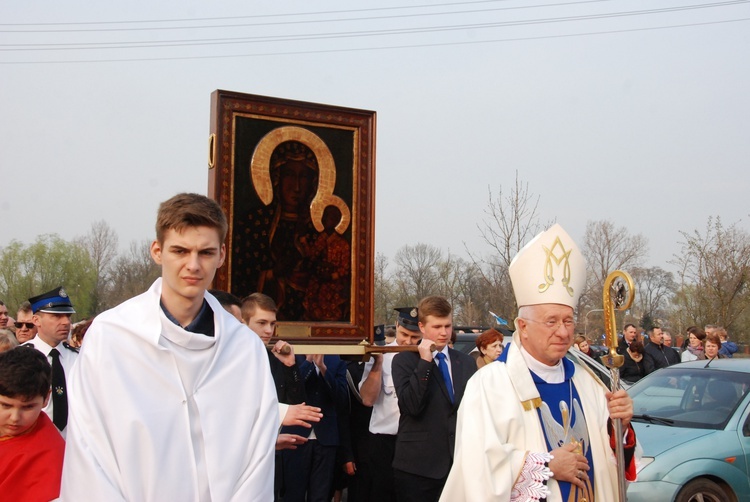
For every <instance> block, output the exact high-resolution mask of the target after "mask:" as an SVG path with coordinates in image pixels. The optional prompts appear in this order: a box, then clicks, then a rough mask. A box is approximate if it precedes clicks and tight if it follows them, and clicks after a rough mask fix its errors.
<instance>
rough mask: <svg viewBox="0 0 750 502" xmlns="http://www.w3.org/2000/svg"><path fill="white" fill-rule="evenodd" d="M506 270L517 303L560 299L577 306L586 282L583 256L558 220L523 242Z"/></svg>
mask: <svg viewBox="0 0 750 502" xmlns="http://www.w3.org/2000/svg"><path fill="white" fill-rule="evenodd" d="M508 272H509V273H510V280H511V282H512V283H513V292H514V293H515V294H516V303H517V304H518V306H519V307H523V306H525V305H539V304H543V303H559V304H561V305H567V306H569V307H572V308H576V306H577V303H578V298H579V297H580V296H581V293H583V288H584V286H585V284H586V260H585V259H584V257H583V255H582V254H581V250H580V249H578V246H576V243H575V242H573V239H571V238H570V236H569V235H568V233H567V232H566V231H565V230H563V228H562V227H561V226H560V225H558V224H555V225H553V226H552V227H550V228H549V229H547V230H545V231H544V232H542V233H541V234H539V235H537V236H536V237H534V238H533V239H532V240H531V242H529V243H528V244H526V245H525V246H524V247H523V249H521V250H520V251H519V252H518V254H517V255H516V256H515V258H513V261H511V262H510V267H509V268H508Z"/></svg>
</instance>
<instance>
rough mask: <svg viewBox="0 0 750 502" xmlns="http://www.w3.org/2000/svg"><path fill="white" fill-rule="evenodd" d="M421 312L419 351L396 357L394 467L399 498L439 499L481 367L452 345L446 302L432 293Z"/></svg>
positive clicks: (394, 379) (450, 313)
mask: <svg viewBox="0 0 750 502" xmlns="http://www.w3.org/2000/svg"><path fill="white" fill-rule="evenodd" d="M417 310H418V315H419V329H420V331H421V332H422V336H423V339H422V341H421V342H420V343H419V346H418V348H419V352H402V353H400V354H398V355H397V356H396V357H394V358H393V383H394V385H395V387H396V395H397V396H398V406H399V410H400V412H401V417H400V419H399V427H398V436H397V439H396V454H395V457H394V460H393V468H394V480H395V484H396V494H397V495H396V496H397V498H398V500H399V501H415V502H416V501H418V502H428V501H432V500H438V498H439V497H440V492H441V491H442V489H443V485H444V484H445V480H446V478H447V477H448V472H449V471H450V468H451V464H452V463H453V447H454V443H455V435H456V414H457V411H458V406H459V404H461V398H462V397H463V394H464V389H465V388H466V382H468V381H469V378H471V376H472V375H473V374H474V372H475V371H476V370H477V365H476V363H475V362H474V359H473V358H472V357H471V356H468V355H466V354H464V353H462V352H459V351H457V350H453V349H451V348H449V347H448V342H449V341H450V338H451V334H452V332H453V316H452V313H453V310H452V308H451V305H450V303H448V300H446V299H445V298H443V297H441V296H428V297H427V298H423V299H422V300H421V301H420V302H419V305H418V307H417ZM426 459H429V460H428V461H426Z"/></svg>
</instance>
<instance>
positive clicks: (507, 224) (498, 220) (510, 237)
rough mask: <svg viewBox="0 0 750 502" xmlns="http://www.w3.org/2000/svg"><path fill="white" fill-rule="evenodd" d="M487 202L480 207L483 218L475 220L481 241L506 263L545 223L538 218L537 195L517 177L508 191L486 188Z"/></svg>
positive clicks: (500, 260)
mask: <svg viewBox="0 0 750 502" xmlns="http://www.w3.org/2000/svg"><path fill="white" fill-rule="evenodd" d="M487 191H488V197H489V202H488V203H487V207H486V208H485V210H484V214H485V216H486V219H484V220H483V221H482V223H481V224H477V228H478V229H479V232H480V234H481V235H482V238H483V239H484V241H485V242H486V243H487V244H489V246H490V247H491V248H492V249H494V250H495V253H493V254H494V255H495V256H497V257H499V262H500V263H503V264H505V266H506V267H507V266H508V265H510V262H511V261H512V260H513V257H514V256H516V254H518V252H519V251H520V250H521V248H522V247H523V246H524V245H525V244H526V243H527V242H529V241H530V240H531V239H532V238H533V237H534V236H535V235H536V234H538V233H539V232H541V231H542V230H543V229H544V228H545V227H546V226H549V224H548V225H542V224H541V223H540V221H539V214H538V209H539V196H538V195H537V196H536V198H534V196H533V194H532V193H531V192H529V184H528V183H525V184H524V183H522V182H521V181H520V180H519V179H518V171H516V179H515V184H514V185H513V187H512V188H511V190H510V194H508V195H507V196H506V197H503V188H502V187H500V189H499V190H498V194H497V197H493V195H492V190H491V188H488V190H487Z"/></svg>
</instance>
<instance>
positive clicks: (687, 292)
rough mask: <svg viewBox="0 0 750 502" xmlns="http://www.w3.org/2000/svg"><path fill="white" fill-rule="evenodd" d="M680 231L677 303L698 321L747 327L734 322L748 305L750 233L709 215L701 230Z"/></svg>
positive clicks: (743, 313) (700, 323)
mask: <svg viewBox="0 0 750 502" xmlns="http://www.w3.org/2000/svg"><path fill="white" fill-rule="evenodd" d="M680 233H681V235H682V237H683V238H684V242H683V243H682V250H681V253H680V255H679V256H677V257H676V261H675V263H676V264H677V265H678V266H679V267H680V272H679V281H680V294H679V295H678V304H679V305H680V307H681V308H682V309H683V310H684V311H685V314H686V315H688V316H690V318H691V319H692V320H693V321H694V322H695V323H696V324H699V325H703V324H721V325H723V326H725V327H727V328H731V327H733V328H735V329H737V328H740V327H741V328H746V327H747V326H739V325H738V324H737V323H738V322H739V321H740V320H745V319H746V317H747V316H746V314H747V312H748V307H750V287H749V283H750V234H748V233H747V232H746V231H744V230H742V229H740V228H738V227H737V225H736V224H732V225H730V226H724V225H723V224H722V222H721V219H720V218H718V217H716V218H713V217H711V218H709V219H708V222H707V224H706V230H705V232H704V233H701V232H700V231H698V230H694V231H693V232H680Z"/></svg>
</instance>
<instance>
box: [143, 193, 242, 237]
mask: <svg viewBox="0 0 750 502" xmlns="http://www.w3.org/2000/svg"><path fill="white" fill-rule="evenodd" d="M188 227H209V228H215V229H216V230H217V231H218V232H219V238H220V241H221V242H224V239H225V238H226V236H227V229H228V228H229V224H228V223H227V218H226V216H225V215H224V212H223V211H222V210H221V206H220V205H219V203H218V202H216V201H215V200H211V199H209V198H208V197H206V196H205V195H200V194H197V193H180V194H177V195H175V196H174V197H172V198H171V199H169V200H166V201H164V202H162V203H161V204H160V205H159V212H158V213H157V216H156V240H157V241H159V243H162V244H163V243H164V235H165V234H166V233H167V231H168V230H175V231H176V232H178V233H180V232H182V231H184V230H185V229H186V228H188Z"/></svg>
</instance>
